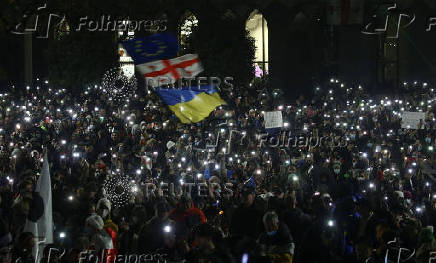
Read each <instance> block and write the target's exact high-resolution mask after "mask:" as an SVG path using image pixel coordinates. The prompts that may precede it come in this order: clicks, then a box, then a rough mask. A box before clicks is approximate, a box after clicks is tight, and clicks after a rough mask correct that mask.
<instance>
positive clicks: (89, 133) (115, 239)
mask: <svg viewBox="0 0 436 263" xmlns="http://www.w3.org/2000/svg"><path fill="white" fill-rule="evenodd" d="M108 88H110V87H108ZM313 93H314V94H313V96H311V97H310V98H304V97H303V96H301V97H299V98H298V99H297V100H296V101H293V102H289V101H288V102H286V101H285V98H284V96H283V94H282V92H281V91H280V90H270V89H267V88H265V89H257V88H254V87H252V88H250V87H247V88H246V89H241V90H237V89H236V88H234V89H233V90H223V91H222V92H221V97H222V98H223V99H225V100H226V101H227V105H223V106H222V107H218V108H217V109H216V110H215V111H214V112H212V114H211V116H209V117H208V118H207V119H206V120H204V121H202V122H200V123H195V124H188V125H185V124H181V123H180V122H179V121H178V119H177V117H175V116H174V115H173V114H172V112H171V111H170V110H169V109H168V108H167V107H166V106H165V105H164V104H163V103H162V101H161V100H160V99H159V98H158V96H157V95H156V94H155V93H154V92H153V91H150V90H146V89H138V90H137V91H136V92H135V94H131V95H132V96H130V97H128V98H127V97H126V98H125V100H124V101H122V103H120V102H119V101H117V100H116V99H114V98H110V95H108V93H106V90H105V88H104V87H100V86H93V87H88V88H86V89H85V90H84V92H83V93H82V94H69V93H68V92H67V91H66V90H62V89H55V88H53V87H50V85H49V84H48V82H47V81H45V82H44V81H38V83H37V84H35V85H34V86H32V87H28V88H26V89H19V88H17V87H8V88H7V89H3V90H2V91H1V94H0V147H1V148H0V150H1V151H0V152H1V156H0V158H1V159H0V162H1V165H0V189H1V199H0V200H1V203H0V248H1V252H0V253H1V255H0V257H1V258H2V262H8V261H9V262H34V260H35V258H34V255H33V253H32V249H33V247H34V244H35V242H38V240H39V239H41V238H42V237H37V236H34V235H33V234H32V233H31V232H28V231H25V225H26V221H27V220H28V219H29V218H30V217H32V216H35V215H36V216H37V215H38V211H36V210H37V205H35V203H37V202H35V200H34V199H35V198H37V194H36V193H35V192H34V189H35V185H36V182H37V180H38V176H39V174H40V172H41V166H42V164H43V157H44V154H43V153H44V151H46V152H47V157H48V160H49V163H50V175H51V184H52V189H51V191H52V207H53V230H54V242H53V244H46V246H45V249H44V252H43V254H42V260H46V261H49V262H193V263H194V262H242V263H248V262H276V263H278V262H307V263H321V262H322V263H324V262H397V260H398V259H399V258H401V262H417V263H421V262H422V263H424V262H430V261H429V259H430V258H432V257H433V258H436V254H435V253H433V254H432V252H436V240H435V234H434V231H433V229H434V227H435V225H436V191H435V187H434V185H436V181H435V177H434V176H435V173H436V156H435V154H434V152H433V149H434V147H436V144H435V129H436V122H435V113H436V96H435V93H434V90H433V89H432V88H431V87H430V85H427V84H422V83H412V84H406V83H405V88H404V90H403V91H402V92H400V94H399V95H389V96H388V95H386V96H387V97H385V96H370V95H369V93H368V92H366V91H365V89H364V88H362V87H360V86H353V87H351V86H348V85H346V84H342V83H341V82H340V81H338V80H336V79H332V80H330V81H328V82H327V83H324V84H323V85H321V86H320V87H315V88H314V90H313ZM274 110H275V111H281V112H282V116H283V123H284V125H283V128H281V129H277V128H276V129H265V122H264V118H263V115H264V112H265V111H274ZM403 111H414V112H426V118H425V119H422V120H420V122H419V125H418V127H417V128H418V129H411V128H410V129H409V128H401V116H402V112H403ZM320 138H325V140H321V139H320ZM44 149H45V150H44ZM163 185H165V186H169V187H167V188H164V187H160V186H163ZM172 186H174V187H172ZM187 186H189V187H187ZM200 186H202V187H200ZM172 188H174V191H173V190H171V189H172ZM168 189H169V190H168ZM199 189H200V190H202V191H199ZM129 255H130V256H131V257H130V259H131V260H128V261H127V259H125V258H126V257H128V256H129ZM135 255H136V257H135ZM140 255H142V257H139V256H140ZM93 256H94V257H93ZM96 257H97V258H98V260H99V261H95V260H96ZM117 260H119V261H117ZM398 262H399V261H398Z"/></svg>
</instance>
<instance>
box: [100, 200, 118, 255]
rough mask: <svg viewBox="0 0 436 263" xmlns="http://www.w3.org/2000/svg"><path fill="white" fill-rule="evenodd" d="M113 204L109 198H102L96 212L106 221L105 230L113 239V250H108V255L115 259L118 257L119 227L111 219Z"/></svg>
mask: <svg viewBox="0 0 436 263" xmlns="http://www.w3.org/2000/svg"><path fill="white" fill-rule="evenodd" d="M111 208H112V205H111V202H110V201H109V200H108V199H107V198H101V199H100V200H98V202H97V206H96V210H97V214H98V215H99V216H100V217H101V218H102V219H103V220H104V226H103V229H104V230H105V231H106V232H107V233H108V234H109V236H110V237H111V238H112V243H113V248H112V249H110V250H108V255H109V256H110V257H113V258H115V257H116V255H117V246H116V244H117V233H118V226H117V225H116V224H115V223H114V222H113V221H112V219H111V216H110V214H111Z"/></svg>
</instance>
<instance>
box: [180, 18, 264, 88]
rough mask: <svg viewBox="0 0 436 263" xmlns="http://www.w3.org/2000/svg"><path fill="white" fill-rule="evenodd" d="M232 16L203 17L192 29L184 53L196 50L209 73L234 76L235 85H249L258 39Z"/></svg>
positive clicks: (210, 75) (209, 74) (217, 75)
mask: <svg viewBox="0 0 436 263" xmlns="http://www.w3.org/2000/svg"><path fill="white" fill-rule="evenodd" d="M238 24H244V23H238V21H237V19H236V18H235V17H233V16H222V17H220V18H216V17H211V18H209V19H207V20H200V21H199V22H198V26H195V27H194V28H193V29H192V34H191V35H190V36H189V38H188V40H187V42H188V45H187V49H186V52H185V53H197V54H199V56H200V60H201V63H202V64H203V66H204V68H205V71H204V72H203V74H202V75H204V76H209V77H212V76H213V77H219V78H221V79H223V78H225V77H233V78H234V81H233V84H234V85H235V86H247V85H248V83H250V82H251V80H252V79H253V77H254V64H253V63H254V58H255V49H256V47H255V42H254V39H253V38H252V37H250V36H249V33H248V31H246V30H245V28H244V27H238V26H235V25H238Z"/></svg>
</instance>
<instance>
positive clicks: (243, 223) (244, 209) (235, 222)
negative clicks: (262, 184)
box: [230, 187, 262, 239]
mask: <svg viewBox="0 0 436 263" xmlns="http://www.w3.org/2000/svg"><path fill="white" fill-rule="evenodd" d="M254 200H255V190H254V188H252V187H247V188H245V189H243V191H242V193H241V205H240V206H239V207H238V208H236V210H235V211H234V212H233V214H232V215H231V223H230V235H231V236H232V237H236V238H240V237H243V236H248V237H250V238H253V239H256V238H257V237H258V236H259V234H260V229H261V227H262V225H261V224H262V222H261V218H262V212H261V211H260V210H259V209H257V207H256V206H255V202H254Z"/></svg>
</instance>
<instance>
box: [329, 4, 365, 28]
mask: <svg viewBox="0 0 436 263" xmlns="http://www.w3.org/2000/svg"><path fill="white" fill-rule="evenodd" d="M364 4H365V3H364V0H328V1H327V24H329V25H353V24H362V23H363V15H364V9H365V8H364Z"/></svg>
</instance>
